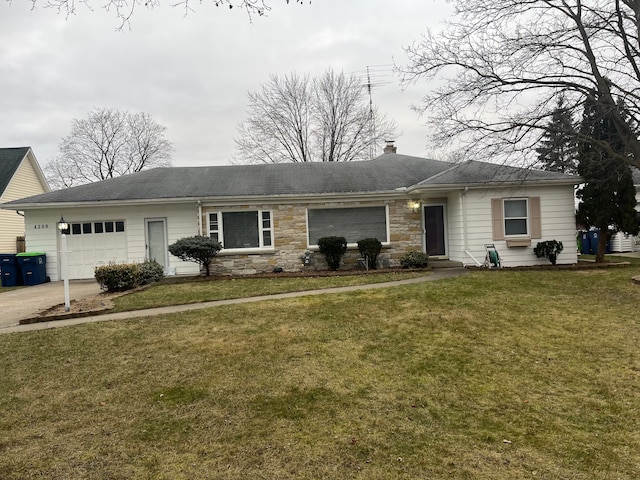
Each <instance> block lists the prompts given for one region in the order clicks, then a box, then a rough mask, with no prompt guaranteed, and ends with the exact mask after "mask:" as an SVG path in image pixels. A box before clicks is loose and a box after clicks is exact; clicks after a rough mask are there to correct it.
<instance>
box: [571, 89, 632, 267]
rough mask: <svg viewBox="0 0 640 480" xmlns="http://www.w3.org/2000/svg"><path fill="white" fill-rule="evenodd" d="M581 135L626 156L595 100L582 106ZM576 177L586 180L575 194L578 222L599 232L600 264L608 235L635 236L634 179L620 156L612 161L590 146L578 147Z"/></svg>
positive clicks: (593, 146) (610, 121)
mask: <svg viewBox="0 0 640 480" xmlns="http://www.w3.org/2000/svg"><path fill="white" fill-rule="evenodd" d="M617 108H619V109H624V106H623V105H618V107H617ZM618 113H620V112H618ZM580 133H581V134H582V135H584V136H587V137H591V138H594V139H595V140H599V141H604V142H607V143H608V144H609V145H610V146H611V147H612V148H613V149H614V151H615V152H617V153H618V154H619V155H624V154H625V153H626V152H625V147H624V144H623V142H622V140H621V139H620V136H619V134H618V131H617V130H616V128H615V126H614V123H613V121H612V119H611V112H610V111H607V108H605V107H604V106H603V104H602V103H599V102H598V101H597V99H595V98H589V99H588V100H587V101H586V103H585V111H584V115H583V120H582V125H581V128H580ZM578 173H579V174H580V175H581V176H582V177H583V178H584V180H585V185H584V187H583V188H581V189H580V190H578V193H577V196H578V198H579V199H581V200H582V203H580V205H579V207H578V221H579V222H580V223H582V224H583V225H585V226H587V227H596V228H598V229H600V239H599V243H598V251H597V254H596V262H602V261H603V260H604V253H605V248H606V245H607V241H608V239H609V235H610V232H611V231H613V232H616V231H624V232H626V233H631V234H634V235H636V234H637V233H638V221H637V218H636V211H635V206H636V190H635V187H634V185H633V176H632V173H631V169H630V167H629V165H628V164H627V163H625V162H623V161H621V160H620V156H616V157H613V156H612V155H610V154H609V153H608V152H607V151H605V150H604V149H603V148H601V147H599V146H597V145H596V144H593V143H589V142H582V143H581V145H580V148H579V163H578Z"/></svg>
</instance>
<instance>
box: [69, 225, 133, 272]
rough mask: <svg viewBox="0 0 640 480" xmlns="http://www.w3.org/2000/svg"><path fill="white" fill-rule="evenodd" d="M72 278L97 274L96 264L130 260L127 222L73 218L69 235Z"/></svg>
mask: <svg viewBox="0 0 640 480" xmlns="http://www.w3.org/2000/svg"><path fill="white" fill-rule="evenodd" d="M67 250H68V252H69V253H68V261H69V278H71V279H79V278H94V268H95V267H96V266H99V265H106V264H108V263H109V262H115V263H125V262H126V261H127V236H126V232H125V222H124V221H121V220H104V221H94V222H71V223H70V225H69V231H68V236H67Z"/></svg>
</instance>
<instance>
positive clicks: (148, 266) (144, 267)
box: [140, 260, 164, 285]
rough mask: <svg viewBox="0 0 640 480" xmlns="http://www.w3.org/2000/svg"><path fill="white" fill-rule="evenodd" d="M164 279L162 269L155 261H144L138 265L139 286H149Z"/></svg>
mask: <svg viewBox="0 0 640 480" xmlns="http://www.w3.org/2000/svg"><path fill="white" fill-rule="evenodd" d="M163 278H164V269H163V268H162V265H160V264H159V263H158V262H156V261H155V260H145V261H144V262H143V263H141V264H140V285H150V284H152V283H156V282H159V281H160V280H162V279H163Z"/></svg>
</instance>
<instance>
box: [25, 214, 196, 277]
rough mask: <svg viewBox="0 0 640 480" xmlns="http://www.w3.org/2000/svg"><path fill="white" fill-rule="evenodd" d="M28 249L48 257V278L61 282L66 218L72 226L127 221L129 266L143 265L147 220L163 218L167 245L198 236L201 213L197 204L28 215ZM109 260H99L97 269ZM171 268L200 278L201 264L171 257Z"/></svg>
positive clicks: (178, 273) (179, 273) (26, 217)
mask: <svg viewBox="0 0 640 480" xmlns="http://www.w3.org/2000/svg"><path fill="white" fill-rule="evenodd" d="M25 214H26V215H25V219H26V246H27V250H28V251H31V252H44V253H46V255H47V275H48V276H49V277H50V278H51V280H53V281H56V280H59V279H60V275H59V258H58V257H59V256H58V253H59V250H60V234H59V232H58V231H57V223H58V221H59V220H60V217H61V216H63V217H64V219H65V221H67V222H69V223H76V222H83V221H84V222H88V221H107V220H124V222H125V233H126V237H127V249H126V250H127V258H126V261H127V262H132V263H133V262H143V261H144V260H145V254H146V248H145V247H146V241H145V219H147V218H164V219H166V225H167V245H170V244H172V243H173V242H175V241H176V240H178V239H179V238H182V237H189V236H193V235H197V234H198V212H197V207H196V205H195V203H191V204H175V205H147V206H127V207H100V208H97V207H96V208H74V209H64V208H61V209H40V210H28V211H26V212H25ZM109 260H110V259H96V262H95V264H96V265H102V264H105V263H108V262H109ZM168 267H169V268H170V269H171V268H175V271H176V274H177V275H197V274H198V273H199V267H198V264H196V263H192V262H183V261H181V260H180V259H178V258H176V257H174V256H172V255H169V265H168Z"/></svg>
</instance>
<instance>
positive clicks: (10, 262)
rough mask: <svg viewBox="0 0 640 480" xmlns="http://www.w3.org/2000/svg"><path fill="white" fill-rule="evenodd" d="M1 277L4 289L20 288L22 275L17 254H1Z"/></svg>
mask: <svg viewBox="0 0 640 480" xmlns="http://www.w3.org/2000/svg"><path fill="white" fill-rule="evenodd" d="M0 275H1V276H2V286H3V287H18V286H20V285H22V275H21V272H20V268H19V267H18V262H17V260H16V254H15V253H0Z"/></svg>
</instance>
